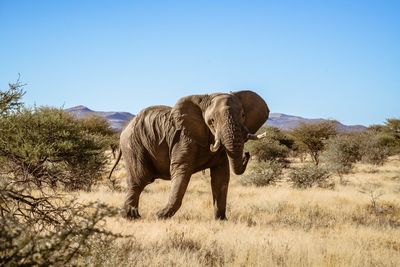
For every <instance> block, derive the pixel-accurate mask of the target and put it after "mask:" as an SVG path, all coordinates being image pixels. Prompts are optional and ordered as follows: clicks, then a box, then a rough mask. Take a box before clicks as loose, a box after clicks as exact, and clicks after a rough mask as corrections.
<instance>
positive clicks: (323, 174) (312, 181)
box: [289, 164, 334, 189]
mask: <svg viewBox="0 0 400 267" xmlns="http://www.w3.org/2000/svg"><path fill="white" fill-rule="evenodd" d="M330 178H331V174H330V172H329V171H328V170H327V169H326V168H323V167H319V166H316V165H314V164H307V165H304V166H302V167H299V168H295V169H293V170H292V171H291V172H290V173H289V181H290V182H291V183H292V187H295V188H300V189H306V188H310V187H313V186H318V187H322V188H333V187H334V183H333V181H332V180H331V179H330Z"/></svg>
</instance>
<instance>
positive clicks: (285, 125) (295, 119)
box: [266, 113, 367, 132]
mask: <svg viewBox="0 0 400 267" xmlns="http://www.w3.org/2000/svg"><path fill="white" fill-rule="evenodd" d="M322 121H326V119H306V118H302V117H299V116H292V115H286V114H282V113H271V114H269V118H268V121H267V123H266V125H270V126H275V127H277V128H279V129H282V130H290V129H293V128H296V127H297V126H298V125H299V124H300V123H319V122H322ZM336 127H337V130H338V131H341V132H356V131H363V130H365V129H366V128H367V127H365V126H363V125H344V124H342V123H340V122H338V121H337V122H336Z"/></svg>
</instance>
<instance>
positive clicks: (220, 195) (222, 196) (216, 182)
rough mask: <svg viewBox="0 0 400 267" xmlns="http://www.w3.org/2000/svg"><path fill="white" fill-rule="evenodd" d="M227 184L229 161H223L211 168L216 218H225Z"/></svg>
mask: <svg viewBox="0 0 400 267" xmlns="http://www.w3.org/2000/svg"><path fill="white" fill-rule="evenodd" d="M228 185H229V163H228V160H227V159H226V157H225V158H224V160H223V162H222V163H221V164H220V165H218V166H216V167H213V168H211V190H212V195H213V205H214V215H215V219H217V220H226V215H225V212H226V198H227V195H228Z"/></svg>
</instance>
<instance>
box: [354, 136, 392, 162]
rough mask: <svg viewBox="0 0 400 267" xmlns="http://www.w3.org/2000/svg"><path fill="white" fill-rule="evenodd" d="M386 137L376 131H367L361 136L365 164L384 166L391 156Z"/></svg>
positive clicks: (362, 158)
mask: <svg viewBox="0 0 400 267" xmlns="http://www.w3.org/2000/svg"><path fill="white" fill-rule="evenodd" d="M389 152H390V149H389V147H388V146H387V145H386V144H385V139H384V135H383V134H381V133H379V132H376V131H365V132H363V133H362V135H361V148H360V153H361V160H362V161H363V162H365V163H369V164H374V165H382V164H383V163H384V162H385V161H386V160H387V158H388V156H389Z"/></svg>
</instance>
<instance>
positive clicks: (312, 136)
mask: <svg viewBox="0 0 400 267" xmlns="http://www.w3.org/2000/svg"><path fill="white" fill-rule="evenodd" d="M336 133H337V131H336V122H335V121H323V122H320V123H310V124H305V123H302V124H300V125H299V126H298V127H296V128H295V129H293V131H292V135H293V137H294V138H295V141H296V142H297V143H298V146H299V147H302V148H304V149H305V150H306V151H307V153H308V154H309V155H310V156H311V158H312V160H313V161H314V163H315V165H318V164H319V156H320V154H321V152H322V151H323V150H324V148H325V142H326V140H327V139H329V138H330V137H332V136H334V135H336Z"/></svg>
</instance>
